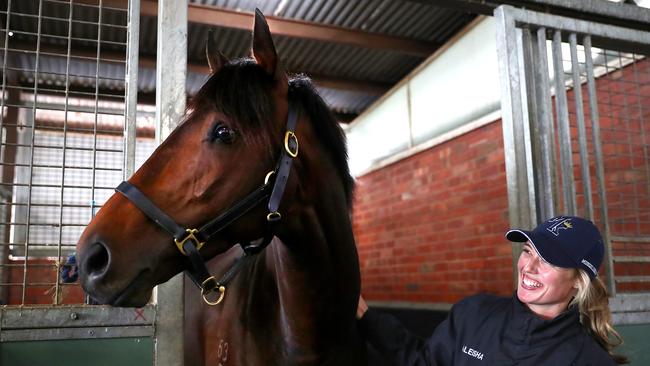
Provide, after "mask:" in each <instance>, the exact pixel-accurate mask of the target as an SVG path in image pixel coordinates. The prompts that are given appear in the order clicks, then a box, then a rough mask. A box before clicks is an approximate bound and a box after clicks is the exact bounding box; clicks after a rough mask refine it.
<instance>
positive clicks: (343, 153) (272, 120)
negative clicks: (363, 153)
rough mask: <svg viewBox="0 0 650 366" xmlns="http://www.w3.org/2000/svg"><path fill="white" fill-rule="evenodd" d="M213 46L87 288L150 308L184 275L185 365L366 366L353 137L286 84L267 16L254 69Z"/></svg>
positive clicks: (308, 92)
mask: <svg viewBox="0 0 650 366" xmlns="http://www.w3.org/2000/svg"><path fill="white" fill-rule="evenodd" d="M208 38H209V40H208V42H207V47H206V50H207V54H208V64H209V66H210V70H211V74H210V76H209V78H208V80H207V81H206V82H205V84H204V85H203V86H202V87H201V89H200V90H199V91H198V93H197V94H196V95H195V96H194V97H193V99H192V101H191V102H190V103H189V104H188V108H187V112H186V115H185V117H184V119H183V121H182V123H180V124H179V126H178V127H177V128H176V129H175V130H174V131H173V132H172V133H171V134H170V135H169V137H168V138H167V139H166V140H165V141H164V142H163V143H162V144H161V145H160V146H159V147H158V148H157V149H156V150H155V151H154V152H153V154H152V155H151V156H150V157H149V158H148V160H147V161H146V162H145V163H144V164H143V165H142V166H141V167H140V169H138V170H137V171H136V172H135V173H134V174H133V176H132V177H130V178H129V179H128V180H127V181H125V182H123V183H122V184H120V185H119V186H118V187H117V189H116V192H115V193H114V194H113V195H112V196H111V197H110V198H109V199H108V200H107V202H106V203H105V204H104V206H103V207H102V208H101V209H100V210H99V212H98V213H97V215H96V216H95V217H94V218H93V219H92V220H91V222H90V223H89V224H88V226H87V227H86V229H85V230H84V232H83V233H82V235H81V237H80V239H79V241H78V244H77V256H78V264H79V281H80V283H81V286H82V288H83V289H84V291H85V292H86V293H87V294H89V296H90V297H92V298H93V299H94V300H95V301H97V302H98V303H101V304H109V305H112V306H124V307H141V306H143V305H145V304H146V303H147V302H148V301H149V299H150V297H151V294H152V289H153V287H154V286H156V285H157V284H160V283H163V282H166V281H167V280H169V279H170V278H172V277H173V276H175V275H176V274H178V273H180V272H181V271H184V270H185V271H186V273H189V274H190V276H189V277H190V278H191V279H192V280H193V281H194V282H195V283H196V284H197V285H198V286H199V288H200V292H199V291H196V290H194V289H190V288H188V286H186V288H185V292H186V294H187V295H189V297H186V306H185V308H186V322H185V328H186V331H185V334H186V339H185V346H186V351H185V353H186V355H185V364H187V365H200V364H206V365H207V364H209V365H224V366H225V365H361V364H365V363H366V349H365V343H364V342H363V340H362V339H361V337H360V336H359V332H358V330H357V328H356V320H355V311H356V306H357V300H358V296H359V291H360V271H359V261H358V255H357V251H356V245H355V241H354V237H353V233H352V226H351V218H350V210H351V205H352V200H353V190H354V180H353V178H352V177H351V175H350V172H349V169H348V165H347V150H346V142H345V135H344V133H343V131H342V130H341V128H340V126H339V125H338V124H337V122H336V120H335V119H334V117H333V115H332V113H331V111H330V110H329V109H328V107H327V106H326V104H325V102H324V101H323V100H322V98H321V97H320V96H319V95H318V94H317V93H316V91H315V88H314V86H313V84H312V83H311V81H310V80H309V79H308V78H307V77H305V76H302V75H297V76H293V77H291V78H289V77H288V76H287V74H286V72H285V71H284V69H283V67H282V64H281V62H280V59H279V57H278V56H277V53H276V50H275V45H274V43H273V40H272V38H271V33H270V31H269V27H268V24H267V22H266V20H265V18H264V16H263V15H262V13H261V12H260V11H259V10H256V12H255V20H254V26H253V37H252V38H253V41H252V57H246V58H237V59H232V60H229V59H227V58H226V57H225V56H223V55H222V54H221V53H219V52H216V51H215V50H214V48H215V46H214V40H213V39H212V38H213V37H208ZM211 39H212V41H211ZM199 225H201V226H200V227H199ZM204 261H209V262H208V265H207V266H206V265H205V263H204ZM211 273H213V274H214V275H211ZM201 298H203V300H204V301H201Z"/></svg>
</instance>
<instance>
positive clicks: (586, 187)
mask: <svg viewBox="0 0 650 366" xmlns="http://www.w3.org/2000/svg"><path fill="white" fill-rule="evenodd" d="M577 43H578V41H577V35H576V34H575V33H570V34H569V48H570V49H571V77H572V78H573V97H574V102H575V108H576V121H577V124H578V145H579V148H580V171H581V174H582V190H583V192H582V194H583V195H584V202H585V207H584V210H585V211H584V215H585V217H586V218H588V219H589V220H593V219H594V208H593V200H592V197H591V174H590V173H589V152H588V151H587V129H586V127H585V111H584V107H583V106H582V81H581V79H580V65H579V64H578V46H577ZM576 211H577V208H576Z"/></svg>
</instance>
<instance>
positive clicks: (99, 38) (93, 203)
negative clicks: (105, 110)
mask: <svg viewBox="0 0 650 366" xmlns="http://www.w3.org/2000/svg"><path fill="white" fill-rule="evenodd" d="M103 6H104V4H103V0H99V5H98V10H97V11H98V16H99V18H98V22H97V51H96V54H95V60H96V63H95V106H94V111H93V113H94V114H95V123H93V165H92V167H93V169H92V182H91V184H90V187H91V188H90V218H91V219H92V218H94V217H95V207H96V205H97V200H96V199H95V185H96V184H97V182H96V181H95V180H96V177H97V172H96V169H97V124H98V123H99V116H98V114H99V66H100V62H99V60H100V57H101V49H102V15H103V14H102V8H103Z"/></svg>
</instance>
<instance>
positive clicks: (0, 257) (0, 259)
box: [0, 0, 16, 329]
mask: <svg viewBox="0 0 650 366" xmlns="http://www.w3.org/2000/svg"><path fill="white" fill-rule="evenodd" d="M10 13H11V0H8V1H7V18H6V23H5V29H6V30H5V32H4V33H5V37H4V47H5V50H4V51H3V58H2V93H1V94H0V99H2V100H0V141H5V140H6V139H7V140H8V138H7V137H8V136H7V137H5V135H4V133H5V130H6V127H5V126H4V122H5V121H4V110H5V95H7V98H6V99H10V95H9V94H10V93H11V91H9V90H7V88H6V85H7V59H8V57H9V56H8V52H7V50H6V48H7V47H8V45H9V29H11V28H10V25H11V23H10V18H11V16H10ZM5 93H6V94H5ZM7 112H9V110H7ZM7 115H8V117H9V113H7ZM7 135H9V134H7ZM14 135H15V134H14ZM7 151H8V149H7V147H5V148H4V149H0V152H1V153H2V159H3V160H5V159H6V155H7ZM14 151H16V149H14ZM13 155H14V158H15V154H13ZM0 173H1V175H2V176H1V177H0V179H1V180H2V181H5V180H12V181H13V179H14V178H15V177H11V175H14V174H11V175H10V174H7V175H5V174H4V169H0ZM1 199H2V200H4V199H7V200H9V201H10V202H11V201H13V194H11V195H10V196H9V197H8V198H5V197H2V198H1ZM0 202H1V201H0ZM4 212H6V210H4ZM0 219H1V220H2V221H0V222H2V223H4V221H5V220H7V221H11V212H9V213H7V214H5V215H2V216H0ZM6 230H7V229H6V228H5V229H4V230H3V232H2V236H1V238H2V240H9V236H8V235H10V233H8V232H7V231H6ZM8 258H9V251H8V250H7V249H5V248H2V249H1V250H0V263H5V262H6V261H7V259H8ZM8 276H9V274H8V273H7V272H6V271H5V270H4V269H3V270H0V281H5V280H6V279H7V278H8ZM8 293H9V291H8V290H7V289H5V288H2V287H1V286H0V300H2V301H4V302H8V300H9V299H8ZM0 329H1V328H0Z"/></svg>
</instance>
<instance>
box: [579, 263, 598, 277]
mask: <svg viewBox="0 0 650 366" xmlns="http://www.w3.org/2000/svg"><path fill="white" fill-rule="evenodd" d="M580 263H582V264H584V265H585V266H587V267H589V269H590V270H591V271H592V272H593V273H594V275H598V271H597V270H596V268H595V267H594V266H593V264H591V263H589V262H587V260H586V259H583V260H582V262H580Z"/></svg>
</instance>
